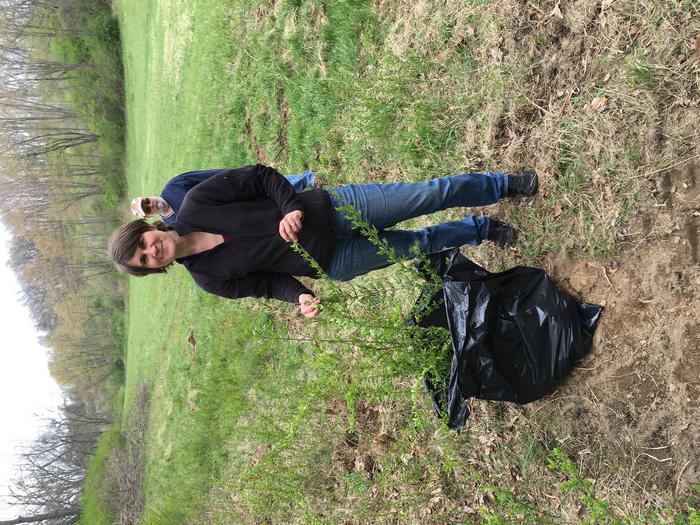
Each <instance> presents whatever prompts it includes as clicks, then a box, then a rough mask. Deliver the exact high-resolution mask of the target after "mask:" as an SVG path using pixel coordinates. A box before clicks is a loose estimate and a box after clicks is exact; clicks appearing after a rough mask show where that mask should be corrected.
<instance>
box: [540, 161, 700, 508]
mask: <svg viewBox="0 0 700 525" xmlns="http://www.w3.org/2000/svg"><path fill="white" fill-rule="evenodd" d="M698 175H700V166H698V165H694V164H687V165H686V166H685V167H684V168H682V169H673V170H669V171H668V172H665V173H663V174H660V175H659V179H658V180H659V191H658V192H656V204H657V205H658V207H657V208H655V210H656V213H654V214H649V215H646V216H644V217H642V218H641V219H639V220H638V221H636V223H635V225H634V226H632V227H631V228H630V230H631V232H633V233H634V234H635V235H633V237H634V238H639V239H641V240H639V241H637V242H636V243H634V244H630V246H628V248H627V249H623V250H622V251H621V252H620V253H619V254H618V255H616V256H614V257H610V258H605V259H596V260H576V261H572V260H568V259H566V258H559V259H553V260H551V261H550V267H549V268H548V270H549V273H550V274H551V275H552V276H553V277H554V278H555V279H556V280H557V281H558V282H559V283H560V284H561V285H562V286H563V287H564V288H565V289H568V290H569V291H571V292H573V293H574V294H575V295H576V296H578V297H580V298H582V299H583V300H585V301H588V302H594V303H598V304H602V305H605V307H606V310H605V313H604V315H603V317H602V320H601V322H600V325H599V327H598V331H597V333H596V337H595V341H594V347H593V351H592V352H591V354H590V355H589V357H588V358H587V359H585V360H584V362H583V363H582V364H581V366H580V368H579V369H578V370H577V371H576V372H575V373H574V374H573V375H572V377H571V379H570V380H569V381H568V382H567V383H566V384H565V385H564V386H563V387H562V388H561V389H560V390H559V391H558V392H556V393H555V394H554V395H552V396H551V397H550V398H548V399H545V400H543V401H539V402H537V403H534V404H532V405H530V406H529V407H528V408H527V411H528V412H529V413H531V414H537V415H538V417H539V418H544V419H550V420H554V421H555V425H556V426H559V430H558V432H557V434H558V435H559V436H562V437H563V438H564V439H566V440H567V441H569V442H570V444H573V445H574V448H576V449H577V450H578V452H579V455H581V456H583V455H586V454H591V453H592V454H597V455H599V458H600V459H599V460H598V463H599V464H600V465H601V468H599V469H596V467H595V464H594V463H593V462H590V461H586V462H585V464H586V465H587V467H589V468H590V467H591V466H592V467H593V470H594V471H595V470H598V471H599V472H598V473H601V471H602V470H603V468H602V465H603V464H604V462H605V458H610V457H613V458H614V461H615V463H616V464H621V468H620V469H619V470H617V476H618V477H619V480H617V481H618V482H619V483H622V484H623V485H625V486H628V487H630V488H634V486H635V485H636V486H637V488H638V489H639V490H643V491H647V492H648V495H649V499H650V500H651V501H653V500H654V494H655V493H658V492H659V491H661V492H678V491H682V490H683V488H684V487H687V486H688V485H689V484H692V483H700V445H699V444H698V436H699V435H700V319H699V316H698V314H699V313H700V266H699V265H698V247H697V246H698V240H699V239H698V237H699V232H698V216H699V215H700V213H699V212H698V210H700V185H698V183H697V178H698ZM593 474H594V475H595V474H596V472H593ZM608 475H610V473H609V472H608Z"/></svg>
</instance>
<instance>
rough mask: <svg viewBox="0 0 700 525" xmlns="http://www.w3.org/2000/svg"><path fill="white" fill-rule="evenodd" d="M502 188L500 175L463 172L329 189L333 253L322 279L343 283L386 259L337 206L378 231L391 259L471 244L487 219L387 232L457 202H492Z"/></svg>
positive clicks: (504, 180)
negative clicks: (332, 210) (349, 208)
mask: <svg viewBox="0 0 700 525" xmlns="http://www.w3.org/2000/svg"><path fill="white" fill-rule="evenodd" d="M507 192H508V177H507V176H506V174H504V173H463V174H461V175H454V176H452V177H444V178H440V179H433V180H430V181H427V182H420V183H417V184H407V183H403V182H395V183H390V184H350V185H348V186H342V187H340V188H336V189H333V190H331V191H330V192H329V193H330V196H331V203H332V205H333V207H334V208H336V212H335V219H336V240H335V251H334V254H333V257H332V258H331V261H330V264H329V267H328V277H329V278H331V279H333V280H335V281H347V280H350V279H352V278H354V277H357V276H358V275H363V274H365V273H367V272H371V271H372V270H377V269H379V268H384V267H386V266H389V265H390V264H391V263H390V262H389V260H388V258H387V256H386V255H384V254H379V253H377V247H376V246H375V245H374V244H372V243H371V242H370V241H369V239H367V238H366V237H364V236H363V235H361V234H360V233H359V232H358V231H356V230H353V228H352V224H351V222H350V221H349V220H348V219H347V217H346V214H345V213H344V212H342V211H338V210H337V208H339V207H343V206H347V205H350V206H352V207H353V208H354V209H355V210H357V211H359V212H360V213H361V214H362V218H363V220H364V221H366V222H368V223H369V224H371V225H372V226H374V227H376V228H377V229H378V230H379V237H380V239H384V240H386V241H387V242H388V244H389V246H390V247H391V248H393V249H394V253H395V254H396V256H397V257H400V258H407V259H411V258H413V257H414V253H413V248H414V246H416V245H417V246H418V248H419V250H420V251H421V252H423V253H436V252H440V251H442V250H446V249H448V248H455V247H457V246H462V245H464V244H471V245H477V244H480V243H481V241H482V240H483V239H485V238H486V236H487V235H488V230H489V218H488V217H478V216H474V215H470V216H468V217H465V218H464V219H462V220H459V221H451V222H444V223H442V224H437V225H435V226H429V227H427V228H424V229H422V230H388V229H387V228H391V227H392V226H394V225H396V224H398V223H399V222H402V221H405V220H407V219H412V218H414V217H420V216H421V215H427V214H429V213H433V212H436V211H441V210H446V209H448V208H456V207H462V206H484V205H486V204H493V203H495V202H498V200H499V199H500V198H501V197H504V196H505V195H506V194H507Z"/></svg>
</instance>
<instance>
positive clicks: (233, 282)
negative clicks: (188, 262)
mask: <svg viewBox="0 0 700 525" xmlns="http://www.w3.org/2000/svg"><path fill="white" fill-rule="evenodd" d="M192 277H193V278H194V280H195V282H196V283H197V284H198V285H199V286H200V287H201V288H202V289H203V290H205V291H207V292H209V293H212V294H214V295H218V296H221V297H226V298H228V299H240V298H242V297H263V298H267V299H278V300H280V301H286V302H288V303H295V304H299V297H300V296H302V295H308V296H309V297H313V292H312V291H311V290H309V289H308V288H307V287H306V286H304V285H303V284H301V283H300V282H299V281H298V280H296V279H295V278H294V277H292V276H291V275H289V274H286V273H276V272H256V273H251V274H248V275H247V276H246V277H243V278H241V279H229V280H211V279H208V278H207V277H202V276H198V275H195V274H193V275H192Z"/></svg>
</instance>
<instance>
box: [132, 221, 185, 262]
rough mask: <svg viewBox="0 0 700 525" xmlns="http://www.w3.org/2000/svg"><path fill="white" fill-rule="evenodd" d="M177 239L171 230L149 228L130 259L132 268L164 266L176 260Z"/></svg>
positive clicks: (142, 235)
mask: <svg viewBox="0 0 700 525" xmlns="http://www.w3.org/2000/svg"><path fill="white" fill-rule="evenodd" d="M175 248H176V246H175V239H174V238H173V235H171V232H169V231H168V232H162V231H160V230H155V229H154V230H149V231H147V232H144V233H143V234H141V238H140V239H139V243H138V246H137V247H136V251H135V252H134V255H132V257H131V259H129V263H128V266H131V267H132V268H150V269H155V268H164V267H166V266H167V265H169V264H170V263H171V262H173V261H174V260H175Z"/></svg>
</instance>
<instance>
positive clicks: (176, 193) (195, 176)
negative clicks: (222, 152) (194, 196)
mask: <svg viewBox="0 0 700 525" xmlns="http://www.w3.org/2000/svg"><path fill="white" fill-rule="evenodd" d="M225 171H228V170H224V169H221V170H203V171H188V172H187V173H181V174H180V175H178V176H177V177H173V178H172V179H170V180H169V181H168V182H167V183H166V184H165V186H163V191H162V192H161V194H160V196H161V197H163V198H164V199H165V201H166V202H167V203H168V204H170V207H171V208H172V209H173V211H174V212H175V214H177V213H178V212H179V211H180V207H181V206H182V201H183V200H184V199H185V195H187V193H188V192H189V191H190V190H191V189H192V188H194V187H195V186H197V185H198V184H199V183H201V182H204V181H205V180H208V179H210V178H211V177H213V176H214V175H219V174H220V173H224V172H225ZM166 224H167V223H166Z"/></svg>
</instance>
